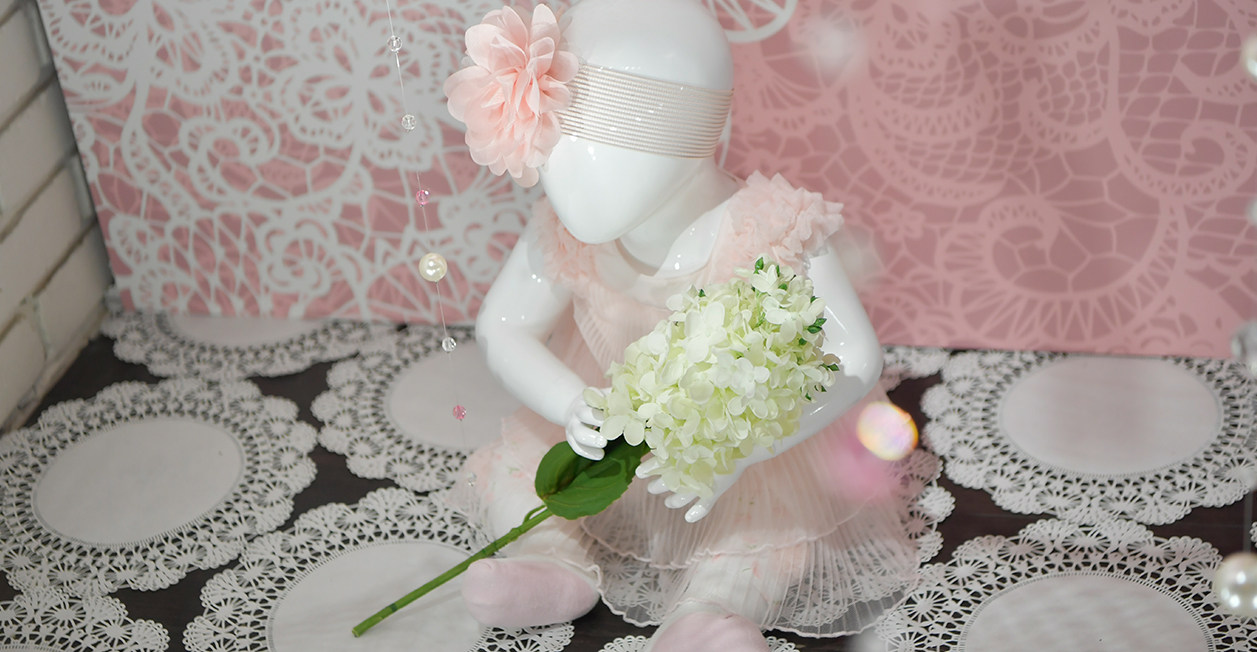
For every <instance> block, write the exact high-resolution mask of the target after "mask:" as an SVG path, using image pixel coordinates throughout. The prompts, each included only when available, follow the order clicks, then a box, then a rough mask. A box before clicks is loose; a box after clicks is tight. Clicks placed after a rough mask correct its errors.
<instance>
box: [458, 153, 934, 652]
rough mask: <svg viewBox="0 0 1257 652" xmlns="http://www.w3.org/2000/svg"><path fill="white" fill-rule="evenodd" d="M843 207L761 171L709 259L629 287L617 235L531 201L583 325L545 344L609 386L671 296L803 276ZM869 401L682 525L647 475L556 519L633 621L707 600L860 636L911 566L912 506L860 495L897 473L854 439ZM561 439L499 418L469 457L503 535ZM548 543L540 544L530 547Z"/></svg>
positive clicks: (526, 420)
mask: <svg viewBox="0 0 1257 652" xmlns="http://www.w3.org/2000/svg"><path fill="white" fill-rule="evenodd" d="M840 209H841V206H840V205H838V204H834V203H830V202H826V201H824V199H822V198H821V196H820V195H819V194H816V193H811V192H807V191H803V190H798V189H795V188H793V187H791V186H790V185H789V184H788V183H786V181H785V180H784V179H782V178H781V177H780V176H777V177H774V178H773V179H771V180H769V179H767V178H766V177H764V176H763V175H760V174H754V175H752V176H751V178H750V179H748V180H747V182H746V185H745V187H744V188H742V189H741V190H739V191H738V192H737V193H735V194H734V196H733V197H732V198H731V199H730V200H729V201H728V202H727V203H726V204H725V205H724V209H723V210H724V211H725V214H724V216H723V221H722V223H721V228H720V231H719V232H718V235H717V240H716V243H715V246H714V249H713V251H712V255H711V257H710V259H709V261H708V263H707V264H706V265H705V266H703V267H702V268H700V269H698V270H697V271H695V272H693V273H691V274H688V275H685V276H677V277H658V278H656V277H650V276H640V277H639V278H636V279H635V280H631V282H629V281H625V279H624V278H622V277H620V276H617V274H618V272H615V273H612V274H607V272H608V270H621V269H622V267H623V261H622V259H620V258H617V257H618V256H619V252H618V251H617V250H616V248H615V246H614V244H610V245H589V244H585V243H582V242H580V241H578V240H576V239H575V238H573V237H572V236H571V234H570V233H568V232H567V229H565V228H564V227H563V226H562V224H561V223H560V222H559V220H558V218H557V217H556V216H555V215H554V212H553V210H552V209H551V208H550V206H549V204H548V203H547V202H544V201H542V202H538V204H537V206H536V209H535V213H534V223H533V224H532V225H531V228H532V230H533V232H534V233H535V237H536V238H537V240H536V241H535V245H536V246H540V247H541V251H542V252H543V253H544V255H545V256H546V263H545V269H546V272H547V273H548V274H549V275H550V276H551V278H552V280H554V281H555V282H557V283H560V284H562V285H564V286H565V287H567V288H569V289H570V290H571V291H572V292H573V306H574V311H573V312H574V320H575V324H576V328H575V329H569V330H567V331H565V332H567V333H568V334H569V335H568V339H567V340H566V341H562V342H555V341H551V343H550V346H551V349H552V350H554V351H556V352H557V354H558V355H559V357H560V358H561V359H562V360H563V361H564V362H565V363H566V364H567V365H568V366H569V367H570V368H572V369H573V370H574V371H575V372H576V373H577V374H579V375H580V376H581V377H582V378H583V379H584V380H585V382H587V383H590V384H591V385H597V386H602V385H605V384H606V381H605V379H603V377H602V374H603V373H604V372H605V370H606V369H607V367H608V365H609V363H610V362H611V361H619V360H622V356H623V353H624V349H625V347H626V346H628V344H629V343H631V342H633V341H635V340H637V339H638V338H639V337H641V336H642V335H645V334H646V333H647V332H649V331H650V330H651V329H652V328H653V327H654V325H655V324H656V323H658V321H659V320H660V319H662V318H664V317H666V316H667V315H668V314H669V311H668V310H666V308H664V307H663V301H664V300H666V297H667V296H668V295H670V294H673V293H675V292H679V291H682V290H684V289H686V288H687V287H689V286H690V285H697V286H699V287H702V286H703V285H706V284H709V283H717V282H725V281H727V280H729V278H731V277H732V275H733V271H734V269H736V268H738V267H749V266H752V265H753V264H754V262H755V260H756V259H757V258H758V257H759V256H761V255H767V256H770V257H772V258H773V259H774V260H775V261H777V262H779V263H782V264H786V265H790V266H791V267H793V268H794V269H795V270H796V271H797V272H799V273H805V270H806V262H807V259H808V256H809V255H810V254H813V253H816V252H818V251H820V250H821V249H822V248H823V247H824V241H825V238H826V237H828V236H829V235H830V234H832V233H833V232H834V231H835V230H837V229H838V228H839V227H840V226H841V224H842V217H841V214H840V213H839V211H840ZM617 261H619V265H620V266H619V267H617ZM609 277H615V278H616V280H614V281H607V280H606V279H607V278H609ZM612 286H614V287H612ZM560 332H564V331H560ZM555 337H558V336H557V335H556V336H555ZM873 400H886V399H885V393H884V392H882V391H881V390H880V389H877V390H874V391H873V392H870V394H869V396H867V397H865V398H864V400H863V401H862V402H861V403H859V404H857V405H856V406H853V407H852V408H851V409H850V410H848V411H847V413H846V414H844V416H842V417H840V418H839V419H837V420H835V422H834V423H832V424H831V425H830V426H829V427H827V428H826V429H824V430H822V431H821V432H820V433H818V434H816V435H815V436H813V437H811V438H809V439H808V440H807V441H805V442H803V443H801V444H799V445H798V446H796V447H794V448H792V449H791V450H789V451H787V452H786V453H784V454H782V455H779V456H777V457H775V458H773V459H770V460H768V461H765V462H761V463H759V464H756V465H753V466H751V467H749V468H747V470H746V471H745V472H744V473H743V475H742V477H741V478H739V480H738V482H737V483H735V484H734V486H733V487H732V488H731V489H730V490H729V491H728V492H726V493H725V494H724V495H723V496H722V497H721V499H720V500H719V501H717V503H716V505H715V507H714V509H713V510H712V512H711V513H710V514H709V515H708V516H707V517H706V518H704V519H702V520H701V521H699V522H698V523H693V524H691V523H686V522H685V520H684V510H679V509H669V508H667V507H666V506H665V505H664V504H663V499H664V498H663V497H662V496H655V495H651V494H650V493H649V492H648V491H646V483H645V482H644V481H640V480H639V481H635V482H634V484H633V486H632V487H631V488H630V489H629V491H628V492H627V493H626V494H625V495H624V496H623V497H622V498H621V499H620V500H618V501H616V502H615V503H614V504H613V505H612V506H611V507H610V508H608V509H607V510H606V511H604V512H602V513H601V514H597V515H595V516H591V517H587V518H584V519H581V520H580V521H578V522H576V523H568V522H560V523H556V524H553V525H550V526H549V527H550V528H551V529H553V530H555V531H560V530H561V531H563V532H567V533H569V534H571V535H572V537H575V538H577V539H579V540H580V541H581V542H582V543H581V546H582V548H583V549H586V550H588V559H586V561H587V562H588V563H589V565H588V568H589V569H590V570H593V571H595V572H597V573H598V575H599V577H600V580H601V590H602V594H603V599H604V601H605V602H606V603H607V604H608V606H610V607H611V609H612V610H613V611H615V612H616V613H619V614H621V615H623V616H624V617H625V618H626V619H628V620H629V621H631V622H634V623H636V624H640V625H657V624H659V623H660V622H661V621H662V619H663V618H664V617H666V616H667V614H668V613H670V612H671V610H672V609H673V608H674V607H675V606H676V605H677V604H678V603H679V601H681V600H682V599H685V600H695V599H696V595H698V596H699V597H698V598H697V599H699V600H701V601H707V602H712V603H715V604H718V605H719V606H721V607H723V608H725V609H728V610H730V611H734V612H737V613H739V614H742V615H743V616H746V617H748V618H750V619H751V620H753V621H755V622H757V623H758V624H759V625H760V626H761V627H764V628H771V629H781V630H786V631H793V632H797V633H800V634H804V635H812V636H828V635H839V634H845V633H852V632H857V631H860V630H861V629H863V628H864V627H866V626H868V625H869V624H871V623H872V622H873V620H875V619H876V618H877V617H879V616H880V615H881V614H882V613H884V612H885V611H886V610H887V609H889V608H891V607H893V606H894V605H895V604H897V603H898V602H899V601H900V600H901V599H902V598H903V597H904V595H905V594H906V591H907V590H908V588H910V587H911V585H912V583H913V582H914V581H915V578H916V571H917V566H918V557H917V549H916V544H915V543H914V541H913V540H912V538H911V537H910V536H909V533H907V532H906V531H905V526H904V525H903V520H902V518H901V516H902V514H901V512H903V511H904V509H905V508H904V506H903V505H902V504H900V503H899V502H897V501H895V500H891V499H889V498H888V497H887V496H888V495H889V494H887V495H881V496H871V495H870V493H869V492H868V491H866V489H867V488H868V487H870V486H875V485H876V482H872V483H870V482H867V481H864V482H861V481H860V480H859V478H860V477H861V476H864V478H865V480H867V479H868V477H869V476H879V475H880V476H881V477H882V479H883V480H884V479H886V478H889V477H890V476H891V475H892V473H893V472H892V470H891V468H890V465H888V464H887V463H885V462H882V461H880V460H877V459H876V458H874V457H873V456H872V455H870V454H868V452H867V451H866V450H865V449H864V448H863V447H861V446H860V445H859V444H858V442H857V440H856V438H855V421H856V419H857V415H858V414H859V413H860V409H861V407H862V406H863V405H864V404H866V403H867V402H869V401H873ZM563 440H564V433H563V428H562V427H561V426H558V425H555V424H552V423H549V422H547V421H545V420H544V419H542V418H541V417H539V416H537V415H536V414H534V413H532V412H531V411H529V410H527V408H524V409H521V411H520V413H518V414H516V415H515V416H514V417H512V418H511V419H508V420H506V421H505V422H504V426H503V432H502V438H501V439H500V440H499V441H497V442H495V443H493V444H490V445H489V446H487V447H485V448H484V449H481V450H480V451H478V452H477V453H475V454H474V455H473V456H472V457H471V459H469V460H468V470H469V471H471V472H473V473H475V474H476V476H477V477H478V478H483V479H489V478H493V479H492V480H490V481H487V482H479V483H478V484H479V485H480V486H479V487H478V488H477V491H478V492H479V494H480V495H479V496H478V497H475V498H478V506H475V507H474V509H477V510H478V511H477V512H475V513H477V514H478V515H479V516H480V518H482V519H484V520H485V521H486V522H490V523H494V528H495V529H497V530H504V529H505V528H509V527H510V526H512V525H514V524H515V523H510V522H509V519H506V520H503V519H502V518H499V517H497V516H495V514H494V512H495V510H498V511H501V510H503V509H506V510H507V511H511V510H512V509H514V510H518V509H522V508H523V506H522V504H519V505H515V506H514V507H510V503H511V502H519V501H521V500H525V501H526V500H531V501H533V502H537V499H536V497H535V495H533V493H532V477H533V470H534V469H536V467H537V463H538V462H539V461H540V460H541V457H542V456H543V455H544V454H545V453H546V451H547V450H549V448H550V447H551V446H553V445H554V444H557V443H559V442H561V441H563ZM495 469H496V471H495ZM504 470H506V471H504ZM517 496H519V497H517ZM471 502H472V503H473V504H474V503H476V502H477V501H476V500H474V499H473V500H472V501H471ZM551 520H555V519H551ZM499 533H500V532H499ZM541 538H544V537H541ZM541 538H539V539H541ZM558 538H559V539H561V538H562V537H558ZM521 542H522V540H521ZM539 552H541V553H544V552H546V551H544V550H541V551H539V550H532V549H529V550H527V553H528V554H537V553H539ZM556 552H558V551H556ZM582 565H583V564H582ZM692 586H693V587H701V590H699V589H696V590H695V591H691V590H690V588H691V587H692Z"/></svg>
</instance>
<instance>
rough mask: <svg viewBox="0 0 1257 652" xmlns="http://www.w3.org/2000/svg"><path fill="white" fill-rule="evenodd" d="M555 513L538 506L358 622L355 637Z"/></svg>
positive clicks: (491, 554) (492, 553) (490, 555)
mask: <svg viewBox="0 0 1257 652" xmlns="http://www.w3.org/2000/svg"><path fill="white" fill-rule="evenodd" d="M553 515H554V514H553V513H552V512H551V511H550V510H548V509H546V507H545V506H544V505H542V506H541V507H538V508H537V509H534V510H532V511H531V512H528V514H527V515H526V516H524V522H523V523H520V524H519V527H517V528H515V529H513V530H511V531H510V532H507V533H506V534H504V535H502V538H500V539H498V540H497V541H494V542H493V543H490V544H489V545H487V546H485V547H484V548H483V549H481V550H480V552H477V553H476V554H474V555H472V556H470V557H468V558H467V559H465V560H464V561H463V562H462V563H460V564H459V565H457V566H455V567H453V568H451V569H449V570H447V571H445V572H444V573H442V574H441V575H440V576H438V577H437V578H436V579H434V580H432V581H431V582H428V583H427V584H424V585H423V586H421V587H419V588H417V589H415V590H414V591H411V592H410V593H407V594H406V595H405V596H404V597H402V598H401V599H400V600H398V601H397V602H394V603H393V604H390V605H389V606H387V607H384V608H383V609H381V610H380V611H379V612H377V613H376V614H375V615H374V616H371V617H370V618H368V619H366V620H364V621H362V622H360V623H358V624H357V625H356V626H355V627H354V630H353V631H354V637H355V638H357V637H359V636H362V635H363V634H364V633H366V631H367V630H368V629H371V628H372V627H375V626H376V624H378V623H379V622H380V621H381V620H384V619H385V618H388V617H389V616H391V615H393V614H394V613H397V611H398V610H399V609H401V608H402V607H405V606H406V605H408V604H410V603H412V602H414V601H415V600H418V599H419V598H422V597H423V596H425V595H427V594H428V593H430V592H432V590H433V589H435V588H436V587H438V586H441V585H442V584H445V583H446V582H448V581H450V580H452V579H454V578H455V577H458V576H459V575H462V573H463V571H465V570H467V567H469V566H471V565H472V564H473V563H475V562H477V561H480V560H481V559H485V558H487V557H492V556H493V555H494V554H495V553H497V551H499V550H501V549H502V548H504V547H505V546H506V544H508V543H510V542H512V541H514V540H516V539H518V538H519V537H520V535H521V534H523V533H525V532H527V531H529V530H531V529H533V528H534V527H537V525H538V524H540V523H541V522H542V521H544V520H546V519H547V518H550V517H551V516H553Z"/></svg>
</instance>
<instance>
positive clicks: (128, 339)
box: [100, 312, 393, 380]
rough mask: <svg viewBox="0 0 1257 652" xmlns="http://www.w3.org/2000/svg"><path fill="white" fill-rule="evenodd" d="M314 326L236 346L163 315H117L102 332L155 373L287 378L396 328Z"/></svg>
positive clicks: (342, 323) (123, 355) (121, 352)
mask: <svg viewBox="0 0 1257 652" xmlns="http://www.w3.org/2000/svg"><path fill="white" fill-rule="evenodd" d="M311 326H312V327H311V328H310V330H307V331H305V332H303V333H299V334H296V335H293V336H290V337H286V338H285V339H283V340H281V341H278V342H274V343H265V344H251V345H236V346H232V345H223V344H216V343H211V342H202V341H198V340H197V338H196V337H195V336H192V335H189V334H187V333H184V332H182V331H180V330H179V328H178V327H177V326H176V325H175V324H173V323H172V318H171V317H170V316H169V315H166V314H164V313H150V312H129V313H117V314H113V315H110V317H109V318H107V319H106V320H105V323H103V324H102V325H101V327H100V330H101V332H102V333H104V334H105V335H107V336H109V337H111V338H113V339H114V349H113V350H114V355H116V356H118V358H119V359H121V360H125V361H127V362H133V363H136V364H142V365H145V366H146V367H148V370H149V372H150V373H152V374H153V375H155V376H163V377H176V378H178V377H184V376H195V377H198V378H205V379H207V380H239V379H243V378H248V377H250V376H284V375H287V374H292V373H297V372H299V371H303V370H305V369H307V368H309V367H310V365H312V364H315V363H317V362H325V361H328V360H339V359H341V358H345V357H348V356H351V355H353V354H355V353H357V352H358V350H359V349H360V348H361V347H362V345H363V344H365V343H367V342H369V341H371V339H372V338H374V337H376V336H378V335H380V334H381V333H385V332H388V331H391V330H392V329H393V326H391V325H387V324H371V323H362V322H353V321H346V320H327V321H323V322H319V323H318V324H317V326H316V325H313V324H312V325H311Z"/></svg>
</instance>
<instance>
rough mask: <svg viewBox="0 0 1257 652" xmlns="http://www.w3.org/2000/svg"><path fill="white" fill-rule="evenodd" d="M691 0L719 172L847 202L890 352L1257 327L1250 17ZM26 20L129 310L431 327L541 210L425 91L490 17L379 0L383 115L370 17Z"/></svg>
mask: <svg viewBox="0 0 1257 652" xmlns="http://www.w3.org/2000/svg"><path fill="white" fill-rule="evenodd" d="M704 1H705V2H706V3H707V4H708V6H710V7H711V8H712V9H713V11H715V12H716V13H717V15H718V16H719V17H720V18H721V20H722V22H723V23H724V24H725V26H726V28H727V29H728V33H729V35H730V40H731V41H733V42H734V56H735V58H736V63H737V88H736V92H735V99H734V113H733V129H732V132H731V138H730V142H729V144H728V146H727V148H726V149H725V151H724V153H723V154H722V156H723V157H724V162H725V164H726V166H727V167H729V168H730V169H731V170H733V171H734V172H736V173H738V174H742V175H746V174H749V173H750V172H751V171H753V170H756V169H758V170H761V171H763V172H765V173H766V174H770V175H771V174H772V173H775V172H780V173H782V174H783V175H784V176H785V177H786V178H787V179H789V180H790V181H791V182H792V183H794V184H796V185H801V186H805V187H808V188H811V189H813V190H817V191H820V192H823V193H824V194H825V196H826V198H828V199H831V200H835V201H842V202H844V203H845V204H846V206H847V209H846V211H845V212H846V215H847V219H848V225H849V229H848V234H847V235H848V236H849V237H848V238H847V242H848V243H854V244H850V245H849V246H848V247H847V248H846V249H844V251H846V252H847V253H848V255H849V257H850V258H851V259H852V260H856V261H859V262H860V263H861V264H860V265H859V267H860V268H861V271H862V274H861V283H860V289H861V295H862V297H863V299H864V301H865V305H866V306H867V307H868V310H869V313H870V315H871V317H872V318H873V321H874V324H875V325H876V327H877V329H878V333H879V335H880V336H881V338H882V339H883V341H885V342H887V343H899V344H917V345H935V346H938V345H942V346H955V347H962V346H963V347H993V348H1012V349H1029V348H1033V349H1052V350H1070V351H1094V352H1116V353H1140V354H1194V355H1210V356H1219V357H1222V356H1226V355H1229V344H1228V342H1229V340H1230V337H1231V335H1232V333H1233V332H1234V330H1235V328H1236V327H1237V326H1238V324H1239V323H1240V322H1241V321H1242V320H1243V319H1246V318H1251V317H1253V316H1257V297H1254V291H1255V288H1257V247H1255V246H1254V236H1255V235H1257V228H1255V227H1254V226H1252V225H1250V223H1249V222H1248V221H1247V220H1246V219H1245V217H1244V213H1245V211H1246V209H1247V206H1248V204H1249V202H1250V201H1251V200H1252V198H1253V197H1254V196H1257V171H1255V170H1254V168H1255V167H1257V83H1254V82H1253V80H1252V79H1251V78H1249V77H1247V76H1246V74H1245V73H1244V71H1243V68H1242V66H1241V65H1240V63H1239V50H1240V45H1241V41H1242V39H1243V37H1244V36H1246V35H1248V34H1252V33H1257V2H1253V0H1156V1H1150V0H1069V1H1066V0H986V1H978V0H704ZM40 5H41V8H42V11H43V15H44V20H45V23H46V25H47V30H48V34H49V37H50V43H51V45H52V49H53V52H54V55H55V57H56V65H57V70H58V74H59V76H60V79H61V84H62V87H63V89H64V91H65V93H66V96H67V100H68V102H69V106H70V111H71V114H72V117H73V121H74V127H75V133H76V137H77V138H78V143H79V148H80V151H81V152H82V155H83V158H84V163H85V166H86V168H87V171H88V176H89V179H90V181H91V188H92V193H93V197H94V199H95V201H96V206H97V211H98V214H99V216H100V220H101V223H102V225H103V227H104V231H105V234H106V241H107V244H108V246H109V250H110V256H111V263H112V265H113V269H114V273H115V275H116V277H117V281H118V285H119V288H120V290H121V292H122V298H123V301H124V303H125V304H126V305H127V306H129V307H134V308H142V309H159V310H169V311H176V312H189V313H210V314H222V315H259V314H260V315H269V316H277V317H290V318H314V317H321V316H327V315H334V316H342V317H353V318H364V319H390V320H405V321H432V320H434V319H436V310H437V301H438V298H437V293H436V292H435V291H434V290H435V287H434V286H433V285H432V284H429V283H427V282H425V281H423V280H422V279H420V277H419V276H418V274H417V273H416V271H415V269H416V263H417V261H418V259H419V258H420V257H421V256H422V255H423V254H424V253H427V252H428V251H438V252H440V253H442V254H443V255H444V256H445V257H446V258H447V259H448V261H449V263H450V273H449V275H448V276H447V277H446V278H445V280H443V281H441V283H440V284H439V286H440V299H439V300H440V301H441V302H443V305H444V308H445V311H446V315H447V317H448V318H450V319H455V320H459V319H469V318H471V317H473V316H474V314H475V312H476V309H477V307H478V305H479V301H480V298H481V297H482V296H483V294H484V292H485V291H486V290H487V288H488V286H489V284H490V283H491V282H492V280H493V277H494V275H495V274H496V273H497V270H498V268H499V266H500V264H501V261H502V259H503V257H504V256H505V254H506V253H507V252H508V251H509V249H510V248H511V246H513V244H514V242H515V240H516V238H517V237H518V234H519V232H520V231H521V229H522V228H523V225H524V222H525V219H526V216H527V215H528V214H529V213H528V209H527V207H528V205H529V203H530V202H531V201H532V200H534V199H536V197H537V196H538V194H537V193H538V191H537V190H536V189H521V188H519V187H518V186H516V185H514V184H513V183H512V182H510V181H509V180H503V179H501V178H497V177H494V176H492V175H490V174H488V173H487V172H486V171H484V170H482V169H480V168H478V167H477V166H475V165H474V164H473V163H472V162H471V161H470V159H469V157H468V156H467V153H466V147H465V146H464V145H463V142H462V133H461V132H460V131H459V129H460V127H461V125H459V124H457V123H454V122H452V121H451V120H450V118H449V116H448V114H447V113H446V112H445V110H444V106H443V96H442V94H441V91H440V86H441V83H442V82H443V81H444V79H445V78H446V77H447V76H448V75H449V74H450V72H452V71H453V70H455V69H456V67H457V66H458V65H459V64H458V62H459V59H460V58H461V55H462V42H461V36H462V32H463V30H464V29H466V27H467V26H469V25H470V24H472V23H474V22H476V21H478V20H479V18H480V17H481V16H482V15H483V14H484V13H486V12H487V11H489V10H491V9H494V8H496V7H499V6H501V5H500V3H498V2H495V1H492V0H438V1H432V2H424V1H417V0H395V1H394V3H393V15H392V24H393V26H394V28H395V29H396V32H397V34H398V35H399V36H400V37H401V38H402V40H403V44H404V45H403V49H402V51H401V62H402V66H403V70H402V76H403V79H404V81H405V89H406V95H405V97H404V98H403V95H402V93H401V92H400V90H399V87H398V79H397V73H396V70H395V69H394V68H393V63H392V59H391V57H390V56H388V51H387V48H386V40H387V38H388V35H389V16H388V14H387V13H386V11H385V2H384V0H369V1H360V0H300V1H297V0H291V1H287V2H285V1H282V0H254V1H251V2H247V1H243V0H199V1H186V0H185V1H180V0H62V1H57V0H41V2H40ZM403 103H404V104H405V107H406V108H407V109H408V110H409V111H410V112H411V113H413V114H414V115H415V116H417V118H418V126H417V128H416V129H415V130H414V131H410V132H405V131H403V130H402V128H401V126H400V124H401V123H400V117H401V115H402V114H403V113H404V111H403ZM420 187H425V188H430V189H431V190H432V193H433V201H432V202H431V203H430V204H429V205H428V222H427V224H425V223H424V220H423V219H422V216H421V214H420V212H419V207H418V206H417V205H416V203H415V201H414V199H413V194H414V192H415V191H416V190H417V189H418V188H420Z"/></svg>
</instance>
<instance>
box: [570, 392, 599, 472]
mask: <svg viewBox="0 0 1257 652" xmlns="http://www.w3.org/2000/svg"><path fill="white" fill-rule="evenodd" d="M589 389H591V390H593V391H595V392H598V393H599V394H602V395H604V396H605V395H606V394H607V392H608V391H609V390H606V389H596V388H593V387H591V388H589ZM602 418H603V415H602V410H595V409H594V408H591V407H589V404H588V403H586V402H585V398H584V394H583V392H582V393H581V394H577V395H576V398H574V399H572V403H571V404H570V405H568V406H567V416H566V417H564V419H563V423H564V426H565V429H566V431H567V443H568V445H569V446H571V447H572V450H574V451H576V454H577V455H580V456H581V457H586V458H589V459H591V460H600V459H602V455H603V452H602V449H604V448H606V447H607V438H606V437H603V436H602V435H601V434H599V433H598V431H597V430H594V428H597V427H599V426H601V425H602Z"/></svg>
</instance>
